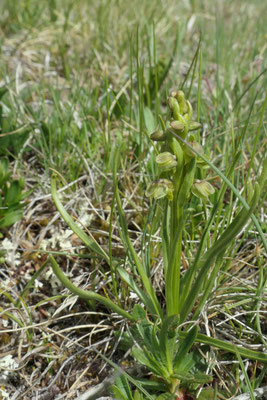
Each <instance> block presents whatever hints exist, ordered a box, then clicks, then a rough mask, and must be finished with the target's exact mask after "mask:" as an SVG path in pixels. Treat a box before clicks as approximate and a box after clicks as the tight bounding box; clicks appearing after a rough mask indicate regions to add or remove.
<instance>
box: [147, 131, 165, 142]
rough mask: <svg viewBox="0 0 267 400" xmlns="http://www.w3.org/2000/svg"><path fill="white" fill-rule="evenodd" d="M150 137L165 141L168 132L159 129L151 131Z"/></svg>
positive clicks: (157, 140)
mask: <svg viewBox="0 0 267 400" xmlns="http://www.w3.org/2000/svg"><path fill="white" fill-rule="evenodd" d="M150 139H152V140H155V141H156V142H163V141H164V140H165V139H166V133H165V132H163V131H160V130H159V129H158V130H156V131H155V132H153V133H151V135H150Z"/></svg>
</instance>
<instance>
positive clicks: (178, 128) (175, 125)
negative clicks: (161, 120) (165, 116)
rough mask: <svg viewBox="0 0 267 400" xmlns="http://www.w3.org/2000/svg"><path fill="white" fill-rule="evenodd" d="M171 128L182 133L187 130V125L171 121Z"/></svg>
mask: <svg viewBox="0 0 267 400" xmlns="http://www.w3.org/2000/svg"><path fill="white" fill-rule="evenodd" d="M170 126H171V128H172V129H173V130H175V131H176V132H178V133H182V132H183V131H184V129H185V125H184V123H183V122H181V121H171V123H170Z"/></svg>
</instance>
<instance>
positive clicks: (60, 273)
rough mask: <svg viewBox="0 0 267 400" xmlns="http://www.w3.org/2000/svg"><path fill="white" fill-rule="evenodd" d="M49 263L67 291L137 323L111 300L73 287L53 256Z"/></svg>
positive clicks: (50, 257)
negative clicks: (102, 305)
mask: <svg viewBox="0 0 267 400" xmlns="http://www.w3.org/2000/svg"><path fill="white" fill-rule="evenodd" d="M49 262H50V263H51V266H52V269H53V271H54V274H55V275H56V276H57V277H58V279H59V280H60V281H61V282H62V283H63V285H64V286H65V287H66V288H67V289H69V290H70V291H71V292H72V293H73V294H75V295H76V296H79V297H80V298H81V299H84V300H89V301H90V300H93V301H98V302H99V303H101V304H104V306H106V307H107V308H110V309H111V310H113V311H114V312H116V313H118V314H119V315H122V316H123V317H125V318H126V319H128V320H129V321H135V319H134V317H133V316H132V315H131V314H129V313H128V312H127V311H125V310H124V309H122V308H121V307H119V306H117V305H116V304H114V303H113V302H112V301H111V300H110V299H108V298H106V297H103V296H101V295H100V294H98V293H94V292H92V291H91V290H83V289H80V288H78V287H77V286H75V285H73V283H72V282H71V281H70V280H69V278H68V277H67V276H66V275H65V274H64V272H63V271H62V270H61V268H60V267H59V265H58V263H57V262H56V260H55V259H54V257H53V256H52V255H50V256H49Z"/></svg>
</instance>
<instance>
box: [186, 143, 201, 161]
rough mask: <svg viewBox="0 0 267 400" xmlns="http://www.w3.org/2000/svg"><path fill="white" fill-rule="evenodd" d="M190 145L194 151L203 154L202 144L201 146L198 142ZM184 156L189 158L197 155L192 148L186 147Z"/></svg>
mask: <svg viewBox="0 0 267 400" xmlns="http://www.w3.org/2000/svg"><path fill="white" fill-rule="evenodd" d="M188 144H190V146H191V147H193V149H194V150H196V151H197V152H198V153H201V154H203V148H202V146H201V144H199V143H198V142H189V143H188ZM184 154H185V155H186V156H187V157H188V158H192V157H196V156H197V154H196V153H195V152H194V151H193V150H191V149H190V147H188V146H185V147H184Z"/></svg>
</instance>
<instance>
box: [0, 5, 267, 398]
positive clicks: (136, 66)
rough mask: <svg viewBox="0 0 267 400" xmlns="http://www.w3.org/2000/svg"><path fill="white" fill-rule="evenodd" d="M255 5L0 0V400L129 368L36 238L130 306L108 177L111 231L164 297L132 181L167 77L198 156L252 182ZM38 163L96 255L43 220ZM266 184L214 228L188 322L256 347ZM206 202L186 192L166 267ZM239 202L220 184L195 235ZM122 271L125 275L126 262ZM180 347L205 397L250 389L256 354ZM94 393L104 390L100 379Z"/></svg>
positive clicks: (146, 172)
mask: <svg viewBox="0 0 267 400" xmlns="http://www.w3.org/2000/svg"><path fill="white" fill-rule="evenodd" d="M264 6H265V4H264V2H263V1H258V0H253V1H246V0H235V1H227V0H222V1H219V0H218V1H215V0H203V1H200V0H191V1H189V0H188V1H183V2H178V1H175V0H165V1H159V0H150V1H146V0H142V1H141V0H132V1H126V0H124V1H122V0H109V1H108V0H99V1H98V0H95V1H91V0H78V1H74V0H47V1H46V0H39V1H37V0H20V1H15V0H14V1H13V0H2V1H1V2H0V56H1V57H0V158H1V159H5V160H8V168H9V171H10V173H11V178H12V179H14V180H16V179H18V178H23V179H24V181H25V186H24V190H25V191H29V192H28V193H27V198H26V203H25V205H24V208H23V213H22V218H18V219H19V220H18V221H17V222H15V223H12V224H10V226H4V227H2V228H1V225H0V235H1V236H0V315H1V322H0V324H1V337H0V399H1V398H3V399H4V398H7V399H12V400H13V399H14V400H15V399H36V400H37V399H42V400H45V399H48V400H49V399H54V398H55V399H77V400H78V399H79V396H82V394H83V393H84V392H86V391H88V390H90V388H94V387H95V386H96V385H98V384H101V382H103V381H104V380H105V379H106V377H107V376H110V375H112V373H113V372H114V368H113V367H114V363H115V364H116V365H119V366H121V367H123V368H125V369H126V370H127V373H129V374H130V375H131V373H132V374H133V376H137V375H138V376H139V377H143V376H145V374H146V371H144V370H143V369H142V368H141V372H140V368H139V367H140V366H137V365H136V363H135V362H134V360H133V358H132V357H131V355H130V352H129V349H130V347H129V344H128V347H127V340H126V336H125V337H124V333H127V332H129V327H130V325H131V322H129V321H127V319H125V318H123V316H121V315H118V314H117V313H115V312H114V310H113V311H112V310H110V309H109V308H108V307H105V306H104V305H103V304H99V303H98V302H97V301H95V300H90V301H86V300H82V299H79V297H78V296H73V295H72V294H71V293H70V292H69V290H68V289H66V288H65V287H64V286H63V285H62V283H61V281H60V280H58V278H57V277H56V276H55V275H54V272H53V270H52V268H51V264H49V263H48V261H47V260H48V258H47V257H48V255H49V254H52V255H53V256H54V257H55V258H56V260H57V262H58V264H59V265H60V267H61V269H62V270H63V271H64V272H65V274H66V275H67V276H68V278H69V279H71V281H72V282H73V283H74V284H75V285H76V286H79V287H80V288H83V289H85V290H90V291H93V292H96V293H98V294H101V295H102V296H106V297H108V298H110V299H111V300H112V301H114V303H116V304H118V305H120V306H121V307H122V308H123V309H125V310H126V311H128V312H129V313H132V310H133V307H134V305H135V304H136V303H138V302H139V300H138V298H137V296H136V294H135V293H134V292H133V290H131V289H129V286H127V285H126V284H125V282H124V281H123V280H122V279H121V277H120V275H119V274H118V272H117V270H116V268H117V266H118V265H119V266H121V267H123V268H125V270H129V265H130V264H131V253H130V251H129V248H128V247H127V246H125V242H124V241H123V240H122V237H123V228H122V227H121V225H120V224H121V219H120V217H121V211H120V208H119V206H118V204H117V203H118V202H117V203H116V199H115V197H116V196H115V195H114V182H116V184H117V186H116V187H117V193H118V194H119V197H120V199H121V210H123V212H124V215H125V221H126V224H127V229H128V234H129V238H130V240H131V243H132V245H133V248H134V249H135V251H136V253H137V254H138V256H139V258H140V260H141V261H142V263H143V265H145V266H146V268H147V269H149V270H150V272H149V274H150V275H151V282H152V285H153V288H154V290H155V293H156V294H157V298H158V299H159V302H160V304H161V305H162V307H163V309H164V304H165V293H164V284H165V282H164V276H163V266H162V263H163V261H162V251H161V250H162V249H161V220H160V217H159V213H158V212H155V213H154V214H153V212H154V211H153V207H152V202H151V200H150V199H148V198H147V197H146V196H145V192H146V190H147V187H148V185H149V183H150V182H151V181H153V180H154V179H156V178H157V173H158V171H157V168H156V167H155V162H154V161H155V154H156V151H157V150H156V149H155V144H154V143H153V142H152V141H151V140H150V134H151V133H152V132H154V131H155V130H156V129H157V127H158V126H160V119H159V115H162V116H163V118H165V116H166V115H167V97H168V95H169V93H170V91H173V90H178V89H180V88H183V90H184V92H185V94H186V96H187V97H188V98H189V99H190V102H191V103H192V106H193V110H194V114H193V115H194V119H195V120H198V121H200V122H201V124H202V129H201V130H200V131H199V141H200V143H201V145H202V146H203V148H204V151H205V155H206V156H207V157H208V158H209V160H210V161H211V162H212V164H213V165H214V166H215V167H217V169H219V170H220V171H221V172H222V173H223V174H225V175H227V178H228V179H229V181H230V182H231V183H232V185H233V186H234V187H235V188H236V189H237V190H238V191H239V192H240V194H241V195H242V196H243V197H244V198H246V197H247V195H246V189H250V190H252V191H253V190H255V182H257V181H258V180H259V176H260V174H261V171H262V165H263V160H264V158H265V157H266V137H267V135H266V127H267V125H266V87H267V85H266V83H267V79H266V76H267V75H266V72H267V63H266V49H267V31H266V26H267V17H266V12H265V7H264ZM118 146H120V152H119V158H118V151H117V147H118ZM116 157H117V158H116ZM114 159H116V160H118V165H117V167H116V168H115V167H114ZM235 159H236V161H235V163H233V160H235ZM231 163H233V164H231ZM231 165H233V168H232V170H230V171H229V166H231ZM114 171H115V172H116V173H115V177H114ZM52 175H53V177H55V176H56V177H57V178H54V179H56V186H57V192H58V195H59V200H60V201H61V202H62V203H63V204H64V208H65V209H66V210H67V211H68V213H69V214H70V215H71V217H72V219H73V220H74V221H76V222H77V223H78V224H79V227H80V228H82V229H83V230H84V232H87V233H88V235H89V237H90V238H91V239H92V241H94V242H93V243H97V244H98V245H100V248H101V249H103V250H104V252H105V254H107V258H108V259H109V260H111V265H109V266H108V265H107V262H106V260H105V258H103V257H101V253H100V254H99V253H97V249H96V251H95V252H92V251H91V248H90V246H85V245H84V242H83V241H82V240H81V238H80V237H79V234H77V232H74V231H73V229H70V227H69V226H68V225H67V224H66V223H65V222H64V220H63V219H62V218H61V215H60V213H59V212H58V211H59V210H58V208H57V207H56V205H55V201H54V200H55V198H52V195H51V177H52ZM0 178H1V171H0ZM199 178H200V179H201V178H203V176H202V175H201V172H199ZM205 178H206V179H207V180H208V181H209V182H210V183H212V184H213V186H214V187H215V189H216V191H217V192H219V190H220V188H221V187H222V185H223V180H222V179H221V177H220V176H219V175H218V174H217V173H216V172H215V171H214V170H212V169H211V168H210V169H208V170H207V171H206V172H205ZM0 185H1V179H0ZM266 189H267V188H266V184H265V186H263V190H262V193H261V196H260V199H259V201H258V205H257V207H256V209H255V211H254V215H255V219H257V221H258V225H256V226H255V224H254V222H253V221H252V220H251V219H250V220H249V222H248V223H247V224H246V226H245V227H244V228H243V229H242V231H241V233H239V234H238V236H237V237H236V238H235V240H233V241H232V242H231V243H229V246H228V247H227V250H226V251H225V253H224V254H223V257H222V258H221V260H220V270H219V273H218V276H217V277H216V279H215V281H214V284H213V286H212V292H211V294H210V295H209V296H208V298H207V299H206V302H205V304H204V306H203V309H202V311H201V313H200V315H199V316H198V320H197V321H198V323H197V324H198V326H199V332H201V333H203V334H205V335H207V336H209V337H212V338H217V339H221V340H226V341H228V342H231V343H232V344H235V345H238V346H240V348H241V349H247V350H254V351H257V352H262V353H264V351H266V341H267V339H266V332H267V330H266V304H267V303H266V301H267V298H266V281H267V274H266V259H267V258H266V239H264V236H265V238H266V232H267V223H266V193H267V190H266ZM0 196H2V197H3V191H2V187H1V186H0ZM214 202H215V199H213V200H211V202H207V203H206V204H203V203H202V202H201V201H199V200H197V199H196V198H195V197H192V199H191V200H190V203H188V205H187V210H188V213H189V214H188V215H189V217H188V218H187V221H186V224H185V228H184V233H183V234H184V240H183V249H182V257H181V259H182V261H181V265H182V268H183V272H184V271H186V270H187V269H188V267H189V266H190V265H191V264H192V261H193V260H194V257H195V255H196V252H197V248H198V244H199V243H200V241H201V238H202V236H203V233H204V232H205V229H206V228H207V224H208V222H207V221H208V218H209V216H210V215H211V213H212V207H213V204H214ZM0 206H2V204H0ZM0 208H1V207H0ZM3 209H4V207H3ZM241 209H242V204H241V202H240V201H239V200H238V197H237V196H236V195H235V194H234V192H233V191H232V190H231V189H230V188H229V186H226V187H225V193H224V196H223V198H222V200H221V202H220V204H219V206H218V209H217V211H216V214H215V215H214V219H213V222H212V226H211V227H210V230H209V234H208V238H207V242H206V244H205V245H206V246H207V247H209V246H212V244H214V243H215V242H216V240H218V237H220V236H221V235H222V234H223V232H224V231H225V230H226V228H227V227H228V226H229V225H230V223H231V222H232V221H233V219H234V217H235V216H236V215H237V214H238V213H239V212H240V210H241ZM3 213H4V211H3ZM0 215H2V214H0ZM3 215H4V214H3ZM0 223H1V219H0ZM264 240H265V241H264ZM101 251H102V250H101ZM131 273H132V276H133V278H134V279H136V282H138V283H139V277H138V270H134V271H132V272H131ZM25 288H26V289H25ZM199 301H200V299H199ZM190 317H192V315H191V314H190V316H189V317H188V321H189V320H190ZM195 346H196V348H197V347H199V348H200V350H201V351H202V353H203V359H205V360H206V362H207V365H208V367H207V371H206V373H207V374H209V375H211V376H212V381H211V382H210V383H209V384H208V385H206V387H207V386H209V388H210V389H211V390H212V392H211V393H212V394H211V396H213V397H206V398H210V399H214V400H215V398H216V399H233V398H234V397H235V396H237V395H239V394H242V393H249V396H250V398H251V399H253V398H256V397H255V396H254V394H253V391H254V390H255V389H257V388H262V387H264V386H266V385H267V380H266V376H265V373H266V364H264V363H263V362H261V361H257V360H251V359H250V358H249V357H247V358H246V357H243V358H241V356H240V355H239V353H237V354H233V353H232V352H230V351H227V350H222V349H221V350H220V349H218V348H215V347H210V346H208V345H206V346H202V347H201V345H200V344H199V343H196V344H195ZM248 354H249V353H248ZM108 360H110V361H108ZM137 367H138V368H137ZM130 385H131V390H133V391H134V388H135V386H134V384H133V382H132V381H131V383H130ZM147 390H148V391H149V389H147ZM152 392H153V391H152ZM152 392H150V394H151V393H152ZM99 393H101V395H108V394H109V392H108V390H107V389H106V388H104V389H103V390H102V392H101V391H100V392H99ZM152 394H153V393H152ZM199 394H200V392H199ZM45 395H48V396H50V397H44V396H45ZM200 395H201V394H200ZM42 396H43V397H42ZM91 396H92V397H89V394H88V399H89V398H97V397H93V396H94V395H93V394H92V395H91ZM95 396H96V395H95ZM99 397H100V395H99ZM128 398H129V399H130V398H131V397H128ZM140 398H141V397H140ZM143 398H146V397H145V395H144V397H143ZM199 398H201V397H199ZM191 399H192V398H189V397H187V398H185V399H184V400H191Z"/></svg>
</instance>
